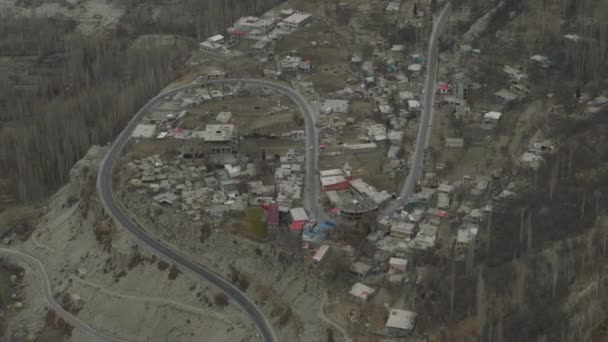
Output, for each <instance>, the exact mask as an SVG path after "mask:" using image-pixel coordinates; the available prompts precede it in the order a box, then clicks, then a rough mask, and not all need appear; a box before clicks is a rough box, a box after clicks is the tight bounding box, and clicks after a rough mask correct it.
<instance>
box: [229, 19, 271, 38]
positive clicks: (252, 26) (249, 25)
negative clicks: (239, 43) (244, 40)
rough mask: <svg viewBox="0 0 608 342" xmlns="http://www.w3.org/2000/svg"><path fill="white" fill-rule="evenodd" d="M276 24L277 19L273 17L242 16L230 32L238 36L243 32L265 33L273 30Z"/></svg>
mask: <svg viewBox="0 0 608 342" xmlns="http://www.w3.org/2000/svg"><path fill="white" fill-rule="evenodd" d="M274 24H275V21H274V19H271V18H258V17H252V16H248V17H242V18H239V19H238V20H237V21H236V22H235V23H234V26H233V27H231V28H229V29H228V32H229V33H230V34H235V35H237V36H242V35H243V33H245V34H252V35H265V34H267V33H268V32H270V30H272V28H273V27H274Z"/></svg>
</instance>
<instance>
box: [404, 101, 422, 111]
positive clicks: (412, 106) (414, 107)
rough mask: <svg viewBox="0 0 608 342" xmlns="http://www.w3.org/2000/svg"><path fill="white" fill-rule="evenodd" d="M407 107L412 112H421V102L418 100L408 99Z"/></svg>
mask: <svg viewBox="0 0 608 342" xmlns="http://www.w3.org/2000/svg"><path fill="white" fill-rule="evenodd" d="M407 109H408V110H409V111H410V112H419V111H420V109H421V107H420V102H418V101H417V100H407Z"/></svg>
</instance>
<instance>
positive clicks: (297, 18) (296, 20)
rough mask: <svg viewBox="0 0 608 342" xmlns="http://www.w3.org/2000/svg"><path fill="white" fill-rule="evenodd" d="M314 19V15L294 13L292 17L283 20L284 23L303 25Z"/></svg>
mask: <svg viewBox="0 0 608 342" xmlns="http://www.w3.org/2000/svg"><path fill="white" fill-rule="evenodd" d="M311 17H312V14H310V13H294V14H292V15H290V16H289V17H287V18H285V19H283V21H284V22H286V23H290V24H296V25H298V24H301V23H303V22H305V21H306V20H308V19H310V18H311Z"/></svg>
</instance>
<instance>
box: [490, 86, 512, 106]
mask: <svg viewBox="0 0 608 342" xmlns="http://www.w3.org/2000/svg"><path fill="white" fill-rule="evenodd" d="M494 96H496V100H497V101H498V102H499V103H502V104H507V103H509V102H513V101H515V100H517V99H518V96H517V95H516V94H513V93H512V92H510V91H508V90H506V89H501V90H499V91H497V92H495V93H494Z"/></svg>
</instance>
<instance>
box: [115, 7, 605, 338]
mask: <svg viewBox="0 0 608 342" xmlns="http://www.w3.org/2000/svg"><path fill="white" fill-rule="evenodd" d="M341 6H344V7H348V5H347V4H343V5H342V4H341ZM399 8H400V3H399V2H390V3H389V4H388V5H387V6H386V8H385V9H384V12H385V13H387V15H390V13H391V12H393V11H395V9H396V10H397V11H399ZM414 12H416V13H415V15H414V16H413V18H412V19H410V20H411V22H412V23H414V25H415V26H416V27H422V26H424V22H425V18H426V17H427V16H428V14H426V13H428V12H430V9H422V8H420V9H416V10H415V11H414ZM317 20H318V18H316V17H315V16H314V15H312V14H310V13H306V12H303V11H298V10H294V9H291V8H284V9H280V10H277V11H273V12H272V13H269V14H266V15H263V16H261V17H252V16H248V17H243V18H240V19H238V20H237V21H236V22H235V23H234V25H233V26H232V27H230V28H227V29H226V32H225V33H218V34H216V35H213V36H211V37H209V38H208V39H207V40H205V41H203V42H201V43H200V53H202V54H208V55H210V56H212V57H210V58H213V56H216V57H217V56H222V57H221V58H227V59H229V58H231V57H230V56H232V55H235V54H236V55H243V54H244V55H247V56H250V57H251V58H253V59H254V60H255V61H257V62H256V63H258V64H259V65H258V69H256V70H257V71H258V72H259V74H258V77H264V78H266V79H270V80H278V81H280V82H284V83H286V84H289V85H291V86H293V88H295V89H297V90H298V91H300V92H301V93H302V94H304V96H305V97H306V98H307V99H308V100H309V101H310V103H311V104H312V106H313V107H314V109H315V112H316V117H315V118H314V124H315V127H316V129H317V131H318V138H319V151H318V153H319V165H320V166H319V170H318V175H317V177H318V180H319V183H320V187H321V191H322V194H321V197H320V198H318V202H319V203H320V204H321V208H322V210H323V211H324V212H325V213H327V215H326V216H325V217H324V218H323V219H322V220H319V221H317V220H315V219H314V217H313V216H314V215H313V213H311V212H307V210H306V209H305V205H304V197H305V195H304V194H305V192H306V187H309V186H312V185H310V184H306V182H305V163H306V158H305V155H306V148H307V146H305V145H304V140H305V128H304V124H303V120H302V118H300V117H299V113H298V109H297V107H295V106H293V104H290V103H289V100H288V99H285V98H282V97H281V95H280V94H277V93H275V92H273V91H272V90H268V89H264V88H261V87H257V88H256V87H251V86H247V85H239V84H223V83H218V84H214V83H213V81H214V80H223V79H230V78H231V77H233V70H230V69H228V68H226V69H223V68H221V67H218V68H216V69H208V71H206V72H205V73H202V74H200V75H198V77H197V79H196V80H194V81H193V82H200V83H201V86H200V87H197V88H195V89H190V90H186V91H182V92H179V93H177V94H176V95H175V96H173V97H170V98H167V99H165V101H164V102H163V103H161V104H159V105H158V106H157V107H156V108H155V109H154V110H153V111H152V112H151V113H150V114H149V115H147V116H146V118H145V119H144V122H142V123H140V124H139V125H138V126H137V128H136V130H135V131H134V133H133V135H132V137H133V139H134V140H135V142H134V143H133V145H132V146H131V149H137V148H138V145H142V146H145V145H149V146H152V147H151V149H152V150H158V151H160V152H157V153H152V154H150V155H147V156H145V157H141V158H133V159H132V160H129V161H128V162H127V163H126V167H125V171H124V172H125V173H126V174H127V175H128V180H127V182H128V185H127V186H128V187H129V188H130V189H134V190H135V191H136V192H137V193H139V194H142V195H145V196H148V198H149V199H150V201H151V203H152V205H154V206H162V207H167V208H171V210H174V211H176V212H180V213H183V214H186V215H188V216H189V217H191V219H192V220H194V221H196V222H199V221H206V220H207V221H209V220H211V221H214V220H215V221H218V222H219V221H221V222H226V221H231V220H232V221H236V222H241V221H243V219H242V218H243V217H247V219H245V220H244V221H243V222H251V219H250V218H252V217H254V218H257V217H262V218H263V223H264V227H263V229H260V228H259V227H258V225H257V224H256V225H255V227H251V226H248V225H247V224H243V227H242V230H243V235H245V236H247V237H249V238H252V239H254V240H257V241H265V242H269V243H272V241H273V239H275V237H276V236H278V235H280V234H278V233H277V232H288V233H289V234H290V235H291V236H292V237H295V238H297V239H299V240H300V241H301V244H300V246H301V247H300V248H303V250H304V251H305V256H306V257H305V260H304V261H305V262H308V263H310V264H312V265H321V264H323V263H324V259H325V258H326V257H327V255H329V254H331V253H343V254H346V255H348V260H349V267H348V269H349V272H350V274H351V275H352V277H351V278H350V279H349V281H348V285H347V286H346V288H345V291H343V292H341V294H339V295H337V299H336V302H337V303H339V305H337V308H335V309H334V310H333V311H332V312H331V314H332V315H334V317H336V320H337V321H340V322H345V323H344V324H345V325H346V326H348V327H351V329H355V328H354V327H356V326H357V324H363V322H366V323H365V324H368V325H367V327H368V329H370V330H374V331H379V332H380V331H381V333H382V334H384V335H385V336H392V337H403V336H409V335H411V334H415V331H416V325H417V318H418V312H417V310H416V301H415V298H416V296H415V295H408V293H409V294H412V293H416V292H417V290H418V289H420V287H421V284H422V283H424V279H425V277H426V273H425V272H426V271H427V267H426V265H425V263H424V260H427V259H428V258H429V257H430V256H432V255H439V256H441V257H445V258H448V257H450V256H453V258H454V259H455V260H456V262H460V263H466V264H468V263H471V262H472V261H471V260H472V258H474V257H475V251H476V250H477V249H479V248H481V247H482V246H486V245H487V244H489V242H488V241H489V237H488V236H489V234H490V233H489V231H490V230H491V227H492V224H493V223H492V216H493V215H495V214H497V213H501V212H503V213H504V210H506V208H509V207H510V201H511V200H513V199H514V198H516V197H517V194H518V193H519V192H521V191H523V190H524V189H523V188H524V187H526V184H527V183H526V182H527V179H528V178H527V177H528V175H529V174H534V172H535V170H537V169H538V168H539V167H540V166H541V165H542V163H543V161H544V159H545V158H547V157H548V156H551V155H552V154H554V153H555V151H557V150H558V149H559V144H558V143H556V142H554V140H553V138H552V137H551V136H550V135H549V131H548V130H543V129H536V130H534V131H528V128H527V127H526V128H521V127H520V124H518V122H519V121H518V119H517V118H515V116H514V114H515V113H514V111H515V108H518V110H520V111H526V110H527V109H526V106H527V104H528V103H532V102H533V101H538V100H539V99H541V100H546V99H549V100H550V99H551V94H546V93H542V92H541V91H539V87H535V86H534V83H533V82H531V81H530V79H531V76H530V75H531V74H533V75H536V76H535V77H538V76H537V75H539V74H542V73H549V72H551V70H552V68H553V63H552V61H551V59H550V58H549V57H547V56H543V55H540V54H539V55H533V56H531V57H525V58H523V57H522V58H520V60H519V61H518V63H519V64H517V65H515V64H504V65H500V67H495V66H493V67H494V68H495V70H493V73H494V74H493V75H494V76H495V79H493V80H492V82H491V83H490V84H488V83H489V82H486V81H482V80H481V79H480V76H479V75H480V71H479V68H478V67H477V66H478V65H480V64H482V63H486V59H487V58H491V57H490V56H484V53H485V51H482V50H480V49H478V48H475V47H473V46H471V45H466V44H461V45H455V46H454V47H453V48H452V49H451V50H448V51H445V52H443V53H442V54H440V58H439V59H440V64H441V63H443V66H442V67H441V68H440V71H439V75H438V82H437V83H436V87H435V89H434V92H435V101H434V104H433V105H434V111H435V114H434V115H435V122H434V123H433V128H432V133H431V138H430V143H429V146H428V148H427V150H426V151H425V159H424V174H423V177H422V179H421V180H419V181H418V182H417V183H416V186H415V191H414V193H413V194H412V196H410V198H407V199H405V200H406V203H407V204H406V205H405V206H403V207H400V208H398V210H396V211H394V212H391V211H387V210H386V209H387V206H388V205H389V204H390V203H391V202H392V201H394V200H397V199H400V197H399V196H400V195H399V192H400V191H399V190H400V185H401V184H402V183H403V181H404V180H405V178H406V176H407V174H408V171H409V170H410V168H411V167H412V165H411V162H412V156H413V152H414V143H415V141H416V134H417V132H418V126H419V122H420V116H421V111H422V110H423V108H422V105H421V102H422V98H423V96H424V94H423V83H424V77H425V72H426V62H427V61H426V57H427V56H425V50H424V48H423V46H421V45H420V44H411V46H408V45H407V44H400V43H397V44H393V43H391V42H389V41H388V40H387V39H385V38H383V37H381V36H380V35H378V36H377V37H375V39H374V40H372V41H370V42H369V43H368V45H367V46H366V47H365V51H364V49H363V48H362V49H360V51H357V52H356V53H351V54H348V55H346V56H343V57H344V58H343V60H341V61H339V62H336V63H335V64H336V65H337V66H336V65H334V66H332V67H335V68H336V70H337V69H341V71H339V72H338V71H335V70H334V71H335V72H337V73H338V74H339V75H340V77H341V78H344V80H343V82H342V83H338V84H337V85H336V84H332V85H330V86H323V87H318V86H317V83H316V82H315V80H316V79H315V75H316V74H318V73H321V74H323V73H332V72H334V71H328V70H330V68H328V67H327V65H324V64H323V61H322V60H315V59H314V58H308V57H307V54H306V53H304V52H296V51H295V49H293V50H290V51H289V52H287V51H281V50H279V49H278V48H280V46H281V44H284V40H288V39H289V36H290V35H294V34H298V33H302V32H304V33H305V32H307V30H311V27H312V28H314V26H315V25H317V24H318V22H317ZM564 40H566V41H569V42H570V43H571V42H572V41H576V37H575V36H572V35H566V36H565V37H564ZM306 43H307V44H310V45H311V46H312V47H319V46H324V45H328V43H326V42H322V41H316V40H315V41H312V40H311V41H308V42H306ZM243 46H245V47H243ZM598 95H599V96H598ZM472 99H474V101H471V100H472ZM576 101H578V104H579V107H580V112H582V113H585V114H581V115H590V114H592V113H594V112H597V111H598V110H599V109H600V108H604V107H605V106H606V105H608V99H607V98H606V96H605V94H604V95H602V94H601V93H600V94H594V96H591V95H589V94H586V93H584V94H578V95H577V98H576ZM549 102H550V103H553V101H549ZM560 108H562V107H561V106H560V104H559V103H553V105H552V107H551V109H550V112H549V113H548V114H551V115H561V114H563V113H562V112H560ZM522 115H523V114H522ZM248 116H250V117H248ZM516 130H524V131H525V134H524V133H516ZM511 132H513V133H511ZM163 143H165V144H166V146H165V147H162V148H161V147H158V146H159V144H163ZM484 158H485V159H484ZM361 222H364V223H363V225H365V227H364V229H363V231H362V232H359V233H361V234H364V238H363V240H358V239H352V238H351V239H349V238H345V237H344V236H345V235H349V234H345V233H344V231H349V230H354V229H359V230H360V229H361V228H360V226H361V225H362V224H361ZM361 234H359V235H361ZM351 235H352V234H351ZM376 297H377V298H376ZM369 303H374V304H373V305H375V307H376V308H378V307H383V306H386V305H385V304H386V303H391V306H390V307H388V308H386V309H388V314H387V312H383V310H379V309H378V310H363V309H362V308H363V307H364V306H365V307H367V306H366V305H370V304H369ZM379 317H388V319H386V320H382V322H380V323H378V322H379V320H380V318H379ZM370 324H371V327H370ZM355 330H356V329H355Z"/></svg>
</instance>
